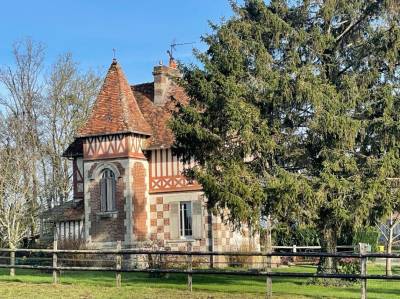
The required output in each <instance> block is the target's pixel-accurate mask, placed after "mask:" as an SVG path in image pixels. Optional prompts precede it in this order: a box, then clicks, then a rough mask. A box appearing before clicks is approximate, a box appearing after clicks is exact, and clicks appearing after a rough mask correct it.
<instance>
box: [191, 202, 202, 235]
mask: <svg viewBox="0 0 400 299" xmlns="http://www.w3.org/2000/svg"><path fill="white" fill-rule="evenodd" d="M192 209H193V215H192V232H193V239H202V238H203V213H202V205H201V201H193V202H192Z"/></svg>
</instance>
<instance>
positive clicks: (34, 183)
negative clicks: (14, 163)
mask: <svg viewBox="0 0 400 299" xmlns="http://www.w3.org/2000/svg"><path fill="white" fill-rule="evenodd" d="M13 56H14V62H15V64H14V66H13V67H11V66H6V67H2V68H0V83H2V84H3V85H4V87H5V89H6V91H7V95H6V96H5V97H3V98H0V104H2V105H3V106H4V107H5V109H6V113H7V117H8V118H9V120H10V121H11V122H12V124H13V125H12V128H11V127H9V130H10V132H11V131H12V134H9V136H8V138H9V139H10V140H11V143H12V144H13V147H14V149H15V150H16V151H18V152H19V153H20V154H21V157H20V158H21V159H23V161H24V165H23V166H24V172H23V173H22V175H23V180H22V181H21V183H23V184H24V187H23V188H24V190H26V189H27V188H28V187H29V188H31V192H29V198H25V201H26V202H25V205H27V207H26V208H28V209H29V210H30V211H31V214H32V215H33V214H34V211H35V210H37V208H38V194H39V192H40V182H39V179H38V174H37V169H38V161H39V159H40V136H39V125H40V115H39V113H38V112H39V111H38V108H39V107H40V105H41V101H42V99H43V97H42V94H41V89H42V85H41V83H40V80H41V74H42V70H43V60H44V47H43V45H42V44H40V43H35V42H33V41H32V40H30V39H26V40H23V41H21V42H17V43H15V44H14V46H13ZM28 219H30V220H31V225H30V233H31V234H32V235H33V234H35V230H36V228H37V221H36V217H29V218H28Z"/></svg>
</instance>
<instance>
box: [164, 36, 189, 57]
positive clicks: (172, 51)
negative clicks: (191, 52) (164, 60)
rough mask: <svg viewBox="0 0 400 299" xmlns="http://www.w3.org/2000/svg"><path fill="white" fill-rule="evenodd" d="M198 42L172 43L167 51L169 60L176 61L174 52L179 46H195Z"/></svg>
mask: <svg viewBox="0 0 400 299" xmlns="http://www.w3.org/2000/svg"><path fill="white" fill-rule="evenodd" d="M195 43H196V42H190V43H177V42H176V41H175V40H173V41H172V43H171V44H170V45H169V50H168V51H167V53H168V56H169V59H170V60H174V59H175V58H174V51H175V50H176V47H177V46H185V45H193V44H195Z"/></svg>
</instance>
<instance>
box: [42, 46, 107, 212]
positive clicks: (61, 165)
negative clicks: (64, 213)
mask: <svg viewBox="0 0 400 299" xmlns="http://www.w3.org/2000/svg"><path fill="white" fill-rule="evenodd" d="M100 84H101V81H100V79H99V76H97V75H96V74H95V73H94V72H93V71H88V72H85V73H80V72H79V70H78V64H77V63H76V62H74V61H73V59H72V55H71V54H70V53H67V54H64V55H61V56H60V57H59V58H58V60H57V62H56V63H55V64H54V65H53V66H52V67H51V70H50V73H49V75H48V76H46V80H45V86H46V89H45V92H46V95H45V100H44V101H43V106H42V110H41V114H42V118H43V127H42V129H43V138H42V143H43V144H42V149H41V150H42V154H43V159H42V177H43V181H44V194H43V195H44V198H46V203H47V206H49V207H50V206H53V205H57V204H62V203H63V202H64V201H66V200H67V199H68V198H69V196H70V193H71V187H72V185H71V182H70V181H71V180H70V178H71V169H70V167H71V163H69V162H68V161H67V159H65V158H62V153H63V151H64V150H65V149H66V148H67V146H68V145H69V144H70V143H71V142H72V140H73V137H74V135H75V132H76V130H77V128H78V127H79V126H80V125H81V124H82V122H83V121H85V119H86V118H87V116H88V113H89V111H90V107H91V105H92V103H93V101H94V99H95V97H96V95H97V92H98V90H99V87H100Z"/></svg>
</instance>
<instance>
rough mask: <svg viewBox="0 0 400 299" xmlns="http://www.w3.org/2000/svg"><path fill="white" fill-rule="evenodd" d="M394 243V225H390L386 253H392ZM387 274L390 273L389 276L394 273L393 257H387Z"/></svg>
mask: <svg viewBox="0 0 400 299" xmlns="http://www.w3.org/2000/svg"><path fill="white" fill-rule="evenodd" d="M392 245H393V225H390V227H389V237H388V241H387V244H386V253H387V254H391V253H392ZM386 275H388V276H391V275H392V259H391V258H387V259H386Z"/></svg>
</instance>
